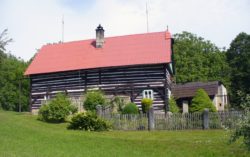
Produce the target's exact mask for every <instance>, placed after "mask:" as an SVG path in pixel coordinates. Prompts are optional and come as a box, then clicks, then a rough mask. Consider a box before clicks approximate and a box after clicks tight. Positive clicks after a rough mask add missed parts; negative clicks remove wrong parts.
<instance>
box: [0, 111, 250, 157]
mask: <svg viewBox="0 0 250 157" xmlns="http://www.w3.org/2000/svg"><path fill="white" fill-rule="evenodd" d="M66 126H67V124H47V123H44V122H40V121H38V120H36V117H35V116H31V115H29V114H24V113H22V114H19V113H15V112H6V111H0V157H19V156H20V157H47V156H50V157H83V156H84V157H94V156H96V157H112V156H124V157H133V156H140V157H147V156H150V157H153V156H157V157H158V156H164V157H165V156H176V157H185V156H190V157H194V156H199V157H202V156H206V157H212V156H226V157H229V156H250V152H247V151H245V150H244V148H243V147H242V146H241V145H240V144H239V143H235V144H232V145H228V144H227V141H228V135H227V132H225V131H223V130H211V131H202V130H199V131H155V132H148V131H129V132H127V131H126V132H125V131H110V132H82V131H69V130H67V129H66Z"/></svg>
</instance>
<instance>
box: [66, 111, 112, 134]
mask: <svg viewBox="0 0 250 157" xmlns="http://www.w3.org/2000/svg"><path fill="white" fill-rule="evenodd" d="M110 128H111V126H110V124H109V123H108V122H106V121H104V120H103V119H100V118H99V117H97V116H96V114H95V113H94V112H85V113H79V114H76V115H74V116H73V117H72V119H71V121H70V124H69V126H68V129H73V130H85V131H106V130H108V129H110Z"/></svg>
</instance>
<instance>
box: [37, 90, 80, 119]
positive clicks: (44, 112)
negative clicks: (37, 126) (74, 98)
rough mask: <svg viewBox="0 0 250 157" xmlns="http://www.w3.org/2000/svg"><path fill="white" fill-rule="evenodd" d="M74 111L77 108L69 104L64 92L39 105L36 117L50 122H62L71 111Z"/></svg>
mask: <svg viewBox="0 0 250 157" xmlns="http://www.w3.org/2000/svg"><path fill="white" fill-rule="evenodd" d="M76 111H77V108H76V107H75V106H73V105H71V102H70V100H69V99H68V98H67V97H66V96H65V95H64V94H57V95H56V97H55V98H53V99H52V100H50V101H49V102H47V103H46V104H44V105H42V106H41V108H40V110H39V112H38V119H39V120H42V121H46V122H52V123H59V122H64V121H65V120H66V118H67V117H68V116H69V115H70V114H71V113H75V112H76Z"/></svg>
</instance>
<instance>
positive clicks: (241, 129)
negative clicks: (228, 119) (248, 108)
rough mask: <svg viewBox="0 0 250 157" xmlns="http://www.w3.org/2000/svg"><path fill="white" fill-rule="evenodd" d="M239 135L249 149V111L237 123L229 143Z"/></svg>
mask: <svg viewBox="0 0 250 157" xmlns="http://www.w3.org/2000/svg"><path fill="white" fill-rule="evenodd" d="M240 137H243V143H244V144H245V146H246V148H247V149H248V150H249V151H250V112H248V113H247V114H246V116H245V117H244V118H243V119H242V120H241V121H240V122H239V123H238V126H237V127H236V129H235V130H234V131H233V132H232V134H231V137H230V140H229V141H230V143H232V142H235V141H236V140H237V139H239V138H240Z"/></svg>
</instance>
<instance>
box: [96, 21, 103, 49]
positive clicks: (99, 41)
mask: <svg viewBox="0 0 250 157" xmlns="http://www.w3.org/2000/svg"><path fill="white" fill-rule="evenodd" d="M95 31H96V48H102V47H103V45H104V29H103V27H102V26H101V25H100V24H99V26H98V27H97V28H96V30H95Z"/></svg>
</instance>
